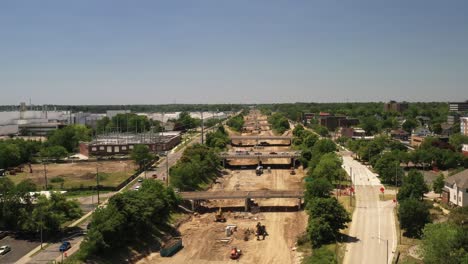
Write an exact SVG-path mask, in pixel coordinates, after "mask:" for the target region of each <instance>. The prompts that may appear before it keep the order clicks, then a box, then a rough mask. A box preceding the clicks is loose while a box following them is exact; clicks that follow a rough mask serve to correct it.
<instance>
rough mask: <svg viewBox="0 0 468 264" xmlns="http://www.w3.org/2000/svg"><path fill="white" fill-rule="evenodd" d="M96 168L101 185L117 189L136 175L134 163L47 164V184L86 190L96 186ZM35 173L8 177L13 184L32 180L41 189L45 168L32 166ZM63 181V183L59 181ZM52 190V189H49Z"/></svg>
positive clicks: (37, 165)
mask: <svg viewBox="0 0 468 264" xmlns="http://www.w3.org/2000/svg"><path fill="white" fill-rule="evenodd" d="M96 168H97V169H98V170H99V185H101V186H105V187H115V186H117V185H119V184H120V183H121V182H123V181H124V180H125V179H127V178H128V177H130V176H131V175H132V174H133V173H135V168H136V167H135V165H134V164H133V161H100V162H99V163H97V162H81V163H60V164H55V163H51V164H47V165H46V172H47V182H48V185H49V186H53V189H71V188H86V187H88V186H95V185H96ZM32 170H33V172H32V173H30V172H29V169H28V168H27V167H26V171H25V172H22V173H19V174H17V175H9V176H7V177H8V178H10V179H11V180H12V181H13V182H15V183H19V182H21V181H22V180H25V179H31V180H32V181H33V182H34V183H36V184H37V185H38V187H39V188H44V186H45V176H44V166H43V165H42V164H34V165H32ZM59 178H61V179H63V182H61V180H60V179H59ZM49 188H50V187H49Z"/></svg>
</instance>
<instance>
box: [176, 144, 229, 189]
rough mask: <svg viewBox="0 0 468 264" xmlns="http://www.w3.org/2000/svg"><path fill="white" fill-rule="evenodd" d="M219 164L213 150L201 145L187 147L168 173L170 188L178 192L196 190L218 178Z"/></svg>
mask: <svg viewBox="0 0 468 264" xmlns="http://www.w3.org/2000/svg"><path fill="white" fill-rule="evenodd" d="M220 164H221V160H220V159H219V156H218V154H217V153H216V152H215V150H214V149H210V148H209V147H208V146H206V145H201V144H195V145H192V146H189V147H187V148H186V149H185V151H184V153H183V155H182V157H181V158H180V160H179V161H178V162H177V163H176V165H175V166H173V167H172V168H171V169H170V171H169V174H170V176H171V186H174V187H177V188H179V189H180V190H188V191H193V190H198V189H200V188H202V187H203V186H202V185H206V184H209V183H211V182H212V181H213V180H215V179H216V178H217V177H218V175H219V168H220Z"/></svg>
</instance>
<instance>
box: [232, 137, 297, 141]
mask: <svg viewBox="0 0 468 264" xmlns="http://www.w3.org/2000/svg"><path fill="white" fill-rule="evenodd" d="M231 140H257V141H258V140H292V137H291V136H231Z"/></svg>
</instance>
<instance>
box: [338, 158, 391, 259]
mask: <svg viewBox="0 0 468 264" xmlns="http://www.w3.org/2000/svg"><path fill="white" fill-rule="evenodd" d="M340 155H341V156H342V157H343V165H344V169H345V170H346V171H347V172H348V173H350V171H352V179H353V183H354V184H355V190H356V208H355V210H354V214H353V219H352V222H351V226H350V229H349V236H350V237H351V239H350V242H349V243H348V244H347V247H346V254H345V257H344V261H343V263H350V264H361V263H363V264H366V263H372V264H373V263H376V264H379V263H392V260H393V252H395V250H396V246H397V235H396V226H395V217H394V214H393V210H394V208H395V204H394V202H393V201H380V199H379V194H380V188H381V187H382V185H381V183H380V180H379V178H377V175H376V174H374V173H372V172H371V171H370V170H369V169H368V168H367V167H366V166H364V165H363V164H361V163H359V162H358V161H356V160H354V159H353V158H352V157H351V154H350V153H349V152H341V153H340Z"/></svg>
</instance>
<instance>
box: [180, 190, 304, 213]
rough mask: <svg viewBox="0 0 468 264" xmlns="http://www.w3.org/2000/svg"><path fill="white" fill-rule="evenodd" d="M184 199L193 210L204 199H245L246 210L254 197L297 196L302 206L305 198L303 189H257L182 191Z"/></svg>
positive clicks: (181, 194) (284, 197)
mask: <svg viewBox="0 0 468 264" xmlns="http://www.w3.org/2000/svg"><path fill="white" fill-rule="evenodd" d="M179 195H180V196H181V197H182V199H183V200H188V201H190V203H191V205H192V210H195V209H196V206H197V205H198V204H199V203H200V201H203V200H234V199H245V211H248V210H249V209H250V205H251V203H252V199H270V198H283V199H286V198H296V199H298V206H299V208H300V207H301V204H302V199H303V198H304V191H303V190H255V191H213V192H180V193H179Z"/></svg>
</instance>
